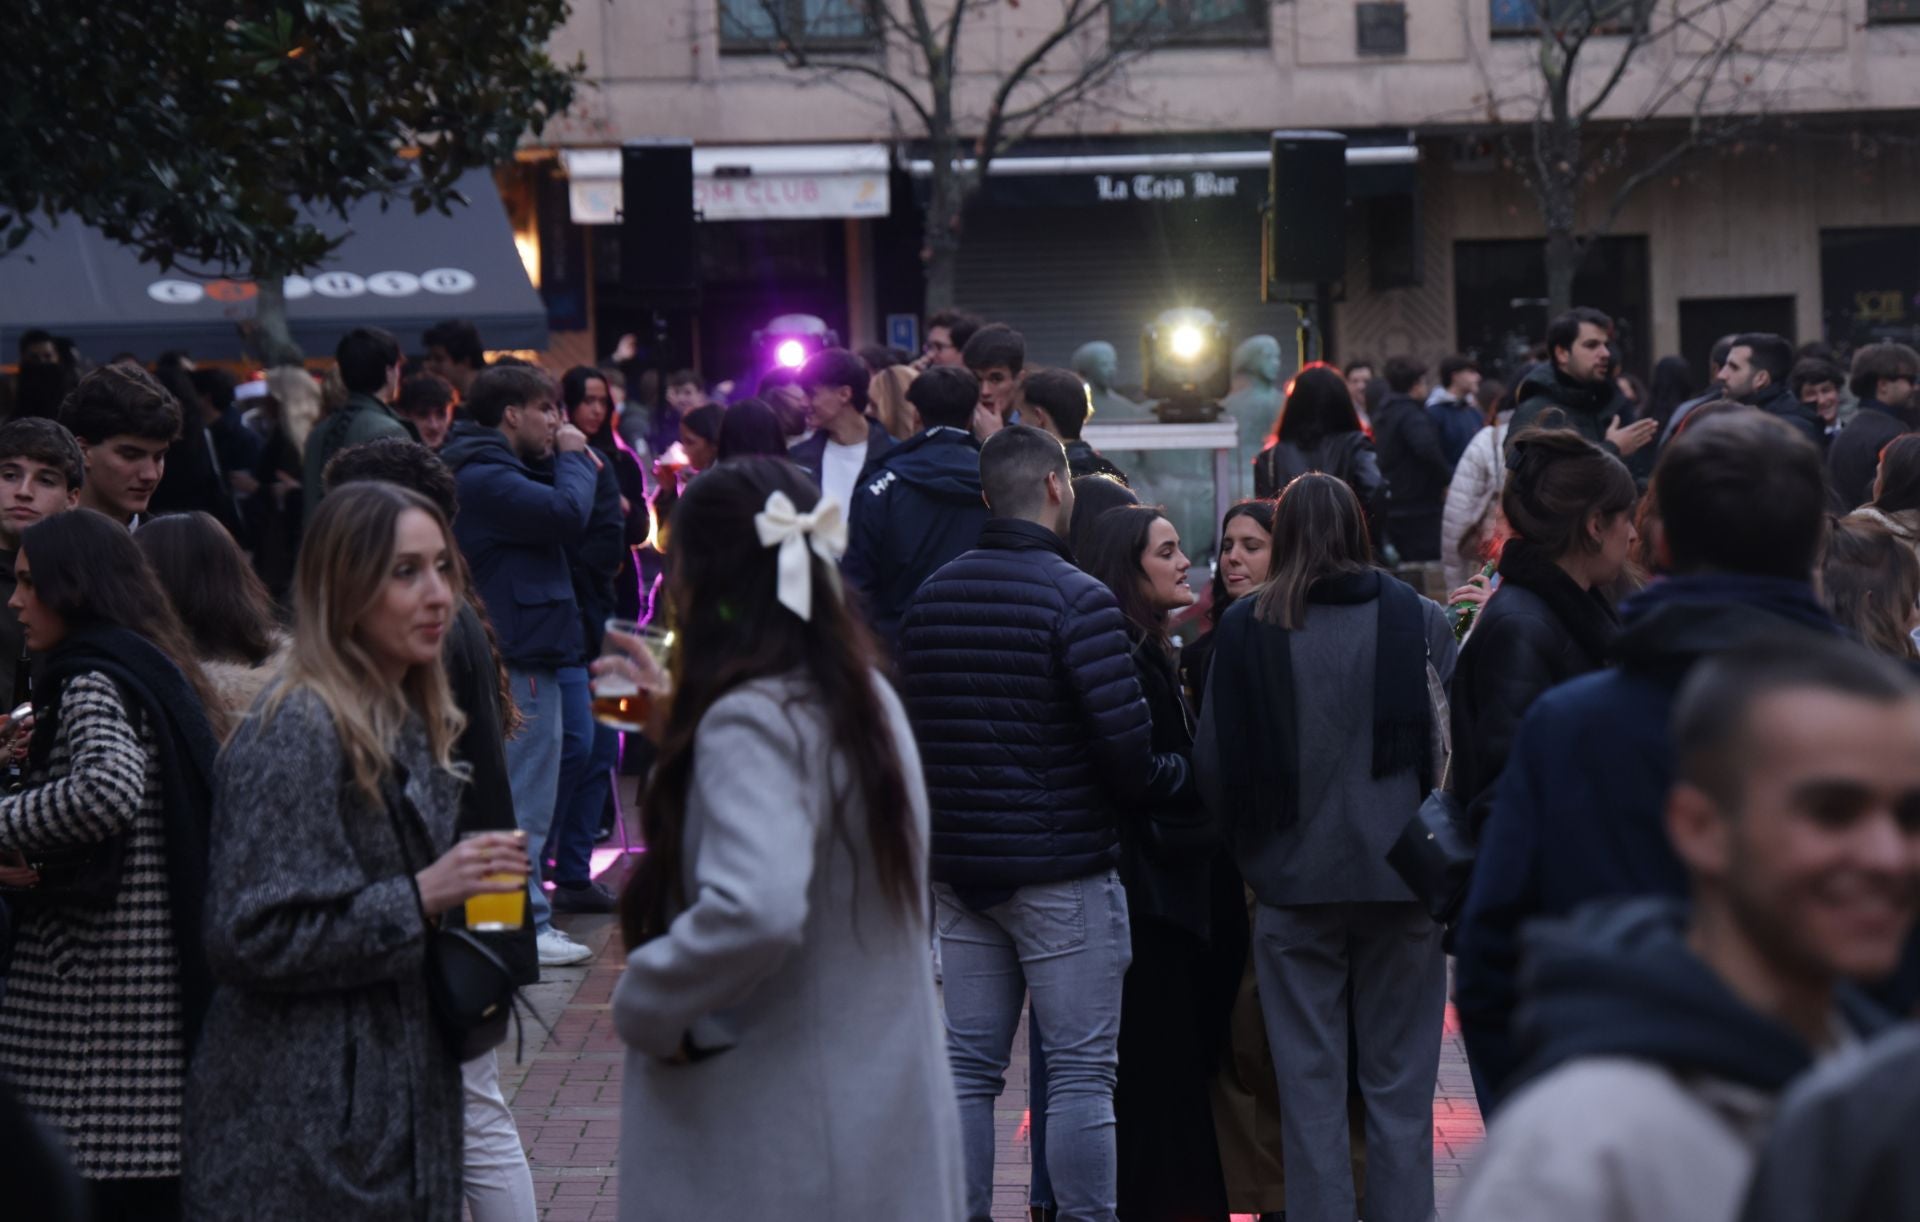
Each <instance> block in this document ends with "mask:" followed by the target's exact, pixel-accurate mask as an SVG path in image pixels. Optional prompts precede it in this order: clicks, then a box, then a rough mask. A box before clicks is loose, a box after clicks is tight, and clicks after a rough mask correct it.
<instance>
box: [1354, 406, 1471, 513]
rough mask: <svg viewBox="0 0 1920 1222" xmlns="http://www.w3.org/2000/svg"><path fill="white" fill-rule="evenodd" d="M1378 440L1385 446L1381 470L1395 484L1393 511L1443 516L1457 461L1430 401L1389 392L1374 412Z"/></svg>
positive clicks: (1378, 445) (1374, 434) (1375, 441)
mask: <svg viewBox="0 0 1920 1222" xmlns="http://www.w3.org/2000/svg"><path fill="white" fill-rule="evenodd" d="M1373 444H1374V445H1375V446H1376V447H1377V448H1378V449H1379V451H1380V472H1381V474H1382V475H1384V476H1386V480H1387V486H1388V487H1389V488H1391V489H1393V503H1392V504H1391V505H1390V506H1389V507H1388V510H1387V512H1388V516H1389V517H1393V518H1425V517H1433V518H1438V517H1439V516H1440V507H1441V503H1442V502H1443V501H1445V499H1446V495H1447V484H1448V483H1449V482H1450V481H1451V480H1452V479H1453V464H1452V463H1450V462H1448V461H1447V452H1446V450H1445V449H1444V448H1443V447H1442V446H1441V444H1440V430H1439V428H1438V427H1436V426H1435V424H1434V422H1433V417H1432V416H1431V415H1429V414H1428V413H1427V409H1426V405H1425V404H1423V403H1421V402H1420V401H1419V400H1418V399H1413V398H1410V397H1408V396H1406V395H1389V396H1387V399H1386V401H1385V402H1384V403H1382V404H1381V405H1380V408H1379V410H1378V411H1375V412H1374V413H1373Z"/></svg>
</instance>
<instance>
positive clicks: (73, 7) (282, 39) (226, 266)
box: [0, 0, 581, 364]
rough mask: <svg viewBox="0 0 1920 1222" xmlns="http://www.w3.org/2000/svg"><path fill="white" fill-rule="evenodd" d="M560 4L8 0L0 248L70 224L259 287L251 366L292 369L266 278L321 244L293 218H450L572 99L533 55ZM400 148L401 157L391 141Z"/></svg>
mask: <svg viewBox="0 0 1920 1222" xmlns="http://www.w3.org/2000/svg"><path fill="white" fill-rule="evenodd" d="M568 11H569V6H568V4H567V0H186V2H184V3H169V2H167V0H159V2H149V3H129V2H128V0H13V3H12V4H11V5H10V7H9V10H8V16H7V26H8V35H7V61H8V64H7V70H6V71H5V72H0V131H4V132H5V138H4V139H0V251H10V250H13V249H16V248H17V247H19V245H20V244H21V243H22V242H24V241H25V240H26V239H27V236H28V235H29V234H30V233H31V232H32V231H33V229H34V228H35V227H36V226H38V225H42V224H45V223H47V222H48V221H51V220H53V219H54V218H56V217H59V216H62V215H68V216H73V217H76V218H78V219H79V220H81V221H82V222H84V223H86V224H88V225H91V226H94V227H95V228H97V229H99V230H100V231H102V232H103V233H105V234H107V236H109V237H111V238H113V239H115V240H117V241H120V242H123V243H125V244H127V245H128V246H131V247H133V248H134V249H136V250H138V251H139V252H140V254H141V256H142V257H143V258H145V259H147V260H151V261H153V262H155V263H158V264H159V265H160V266H161V267H163V268H166V267H172V266H174V265H175V264H176V263H180V262H186V263H191V264H195V265H199V266H201V267H205V268H211V269H218V270H220V271H222V272H226V273H229V274H242V275H250V276H252V277H254V278H255V280H256V281H257V282H258V285H259V291H260V297H259V319H258V331H257V336H258V342H259V343H260V346H261V348H262V351H263V355H264V357H265V358H266V360H267V362H268V363H269V364H280V363H285V362H288V361H297V360H298V359H299V358H300V353H299V350H298V348H296V347H295V346H294V345H293V342H292V339H291V337H290V336H289V334H288V331H287V326H286V304H285V299H284V296H283V295H282V292H281V280H282V278H283V277H285V276H287V275H292V274H296V273H301V272H306V271H310V270H312V269H313V268H315V267H316V266H317V265H318V264H319V263H320V261H321V260H322V259H324V258H325V257H326V256H327V254H328V253H329V252H330V251H331V250H332V249H333V248H334V247H335V246H336V245H338V243H339V238H337V237H331V236H329V235H328V234H327V233H326V232H325V231H323V230H322V229H320V228H318V227H317V226H316V225H314V224H313V223H312V221H311V220H310V219H309V218H308V216H307V215H306V213H305V212H303V209H305V210H311V211H314V212H323V213H324V212H331V213H334V214H336V215H341V216H344V215H345V213H346V210H347V208H348V207H349V206H350V205H352V204H354V203H355V202H357V201H359V200H363V199H369V198H374V199H379V200H381V201H383V202H385V201H405V202H407V203H408V204H410V205H411V206H412V207H413V208H414V210H415V211H416V212H425V211H427V210H429V209H436V210H438V211H441V212H448V211H450V210H451V209H452V207H454V206H455V205H457V204H460V203H462V202H463V201H462V199H461V197H460V195H459V192H458V190H457V186H456V184H457V183H458V181H459V178H460V176H461V175H462V174H463V173H464V172H466V171H467V170H470V169H473V168H475V167H478V166H487V165H494V164H497V163H499V162H501V161H504V160H506V159H508V158H510V157H511V156H512V155H513V150H514V148H515V146H516V145H517V144H518V143H519V141H520V139H521V137H522V136H523V135H525V134H526V133H527V132H529V131H531V132H535V133H538V132H539V131H540V130H541V129H542V128H543V127H544V126H545V124H546V123H547V122H548V121H549V120H551V119H553V118H555V117H556V116H558V115H559V114H560V113H561V112H563V111H564V110H566V108H567V107H568V106H569V105H571V104H572V101H573V96H574V90H575V87H576V82H577V79H578V77H579V75H580V72H581V69H580V67H579V66H578V65H573V66H562V65H559V64H556V63H555V62H554V61H553V60H552V59H551V58H550V57H549V56H548V54H547V52H546V50H545V47H546V44H547V40H548V38H549V36H550V35H551V34H552V33H553V31H554V30H555V29H556V28H557V27H558V26H559V25H560V24H561V23H562V22H564V21H565V20H566V17H567V14H568ZM403 150H405V151H407V152H408V154H409V155H408V156H406V157H405V158H403V157H402V156H401V153H402V151H403Z"/></svg>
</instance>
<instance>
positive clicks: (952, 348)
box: [926, 310, 980, 369]
mask: <svg viewBox="0 0 1920 1222" xmlns="http://www.w3.org/2000/svg"><path fill="white" fill-rule="evenodd" d="M979 329H980V320H979V319H977V318H975V317H974V316H973V315H971V314H967V313H964V312H963V311H960V310H941V311H939V312H938V313H936V314H934V315H933V316H932V317H931V318H929V319H927V352H926V361H927V364H928V366H929V367H931V366H933V365H947V366H950V367H952V368H955V369H964V368H966V364H967V363H966V361H965V359H963V356H962V354H963V353H964V352H965V351H966V349H967V341H968V340H970V339H972V338H973V333H974V332H976V331H978V330H979Z"/></svg>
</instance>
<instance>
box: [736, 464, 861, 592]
mask: <svg viewBox="0 0 1920 1222" xmlns="http://www.w3.org/2000/svg"><path fill="white" fill-rule="evenodd" d="M753 525H754V527H755V529H757V530H758V531H759V532H760V546H761V547H778V548H779V549H780V557H779V564H780V584H779V587H778V592H779V597H780V603H781V605H782V606H784V607H786V609H787V610H789V611H791V612H793V613H794V614H795V615H797V616H799V617H800V618H801V619H803V620H811V619H812V618H813V566H812V565H811V564H809V563H808V562H807V549H808V548H809V547H811V548H812V549H813V554H814V555H816V556H818V557H820V559H822V560H824V561H826V562H827V566H828V572H830V573H835V574H836V575H837V573H838V570H836V569H835V568H834V567H833V566H834V564H835V563H837V562H838V561H839V559H840V557H841V555H842V554H843V553H844V552H845V551H846V550H847V519H846V515H845V514H843V513H842V512H841V511H840V502H839V501H836V500H834V499H833V498H832V497H825V496H823V497H821V498H820V503H819V504H818V505H815V506H814V508H813V512H812V513H801V512H800V511H799V510H797V509H795V508H794V507H793V501H792V499H791V498H789V497H788V496H787V494H786V493H784V492H778V491H776V492H772V493H769V494H768V496H767V507H766V508H765V509H763V510H761V511H760V512H759V513H756V514H754V515H753Z"/></svg>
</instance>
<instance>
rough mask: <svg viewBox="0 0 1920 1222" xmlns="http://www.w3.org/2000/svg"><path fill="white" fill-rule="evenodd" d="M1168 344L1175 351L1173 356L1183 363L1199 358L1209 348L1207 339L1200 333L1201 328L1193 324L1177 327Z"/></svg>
mask: <svg viewBox="0 0 1920 1222" xmlns="http://www.w3.org/2000/svg"><path fill="white" fill-rule="evenodd" d="M1167 342H1168V346H1169V347H1171V348H1172V349H1173V355H1175V356H1177V357H1179V358H1180V359H1181V360H1183V361H1190V360H1192V359H1193V358H1194V357H1196V356H1199V355H1200V354H1201V353H1202V352H1204V351H1206V347H1207V337H1206V336H1204V335H1202V334H1201V333H1200V328H1198V327H1196V326H1194V325H1192V324H1191V323H1187V324H1183V325H1181V326H1178V327H1175V328H1174V329H1173V334H1172V335H1171V336H1170V337H1168V341H1167Z"/></svg>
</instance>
